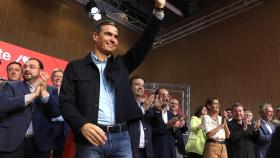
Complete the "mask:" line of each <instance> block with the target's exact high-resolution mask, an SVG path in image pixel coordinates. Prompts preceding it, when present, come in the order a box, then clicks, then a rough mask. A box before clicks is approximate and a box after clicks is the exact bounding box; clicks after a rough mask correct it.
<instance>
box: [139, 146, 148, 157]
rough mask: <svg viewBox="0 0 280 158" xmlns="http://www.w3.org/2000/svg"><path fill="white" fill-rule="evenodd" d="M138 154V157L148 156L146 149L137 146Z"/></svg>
mask: <svg viewBox="0 0 280 158" xmlns="http://www.w3.org/2000/svg"><path fill="white" fill-rule="evenodd" d="M139 156H140V158H148V157H147V154H146V149H140V148H139Z"/></svg>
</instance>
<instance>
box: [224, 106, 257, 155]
mask: <svg viewBox="0 0 280 158" xmlns="http://www.w3.org/2000/svg"><path fill="white" fill-rule="evenodd" d="M232 113H233V119H232V121H230V122H228V128H229V130H230V136H229V139H228V140H227V151H228V157H229V158H254V157H255V153H254V145H255V143H256V142H257V141H258V136H259V123H255V124H254V125H252V124H249V122H248V120H247V118H246V117H244V106H243V105H242V104H240V103H235V104H234V105H233V106H232Z"/></svg>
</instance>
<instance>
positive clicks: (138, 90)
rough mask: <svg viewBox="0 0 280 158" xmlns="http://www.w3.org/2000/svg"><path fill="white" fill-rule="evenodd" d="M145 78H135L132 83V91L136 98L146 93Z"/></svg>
mask: <svg viewBox="0 0 280 158" xmlns="http://www.w3.org/2000/svg"><path fill="white" fill-rule="evenodd" d="M144 90H145V89H144V80H143V79H141V78H138V79H134V80H133V81H132V84H131V91H132V93H133V95H134V97H135V98H141V97H142V96H143V95H144Z"/></svg>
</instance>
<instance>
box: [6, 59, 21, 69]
mask: <svg viewBox="0 0 280 158" xmlns="http://www.w3.org/2000/svg"><path fill="white" fill-rule="evenodd" d="M13 64H17V65H19V66H20V68H21V71H22V65H21V63H19V62H17V61H12V62H10V63H9V64H8V65H7V67H6V71H8V67H9V66H10V65H13Z"/></svg>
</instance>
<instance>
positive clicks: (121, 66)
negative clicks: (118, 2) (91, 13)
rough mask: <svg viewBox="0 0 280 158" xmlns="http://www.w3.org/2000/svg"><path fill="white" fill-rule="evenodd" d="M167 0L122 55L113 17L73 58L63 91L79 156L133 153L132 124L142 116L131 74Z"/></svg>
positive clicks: (161, 0) (160, 2)
mask: <svg viewBox="0 0 280 158" xmlns="http://www.w3.org/2000/svg"><path fill="white" fill-rule="evenodd" d="M164 5H165V0H155V9H154V12H153V14H154V16H153V17H152V19H151V21H150V22H149V24H148V26H147V27H146V29H145V31H144V33H143V34H142V36H141V37H140V39H139V40H138V41H137V42H136V43H135V44H134V46H133V47H132V48H130V49H129V50H128V52H127V53H126V54H125V55H123V56H115V57H113V54H114V51H115V50H116V48H117V45H118V29H117V27H116V25H115V24H114V22H112V21H108V20H107V21H103V22H100V23H99V24H97V27H96V29H95V31H94V33H93V41H94V50H93V51H92V52H91V53H90V54H89V55H87V56H86V57H85V58H84V59H81V60H75V61H72V62H70V63H69V64H68V65H67V67H66V69H65V73H64V78H63V81H62V87H61V91H60V106H61V111H62V115H63V118H64V119H65V120H66V122H67V123H68V124H69V126H70V127H71V128H72V129H73V132H74V135H75V142H76V143H77V148H76V157H77V158H99V157H100V158H101V157H125V158H129V157H132V154H131V145H130V141H129V139H130V138H129V134H128V131H127V124H128V123H130V122H133V121H136V120H139V119H140V118H141V117H142V115H143V114H142V111H141V109H140V108H136V107H138V105H137V103H136V101H135V99H134V97H133V94H132V92H131V89H130V86H129V74H130V73H131V72H132V71H133V70H134V69H136V68H137V66H138V65H139V64H140V63H141V62H142V61H143V60H144V58H145V56H146V54H147V53H148V51H149V50H150V49H151V47H152V44H153V41H154V39H155V37H156V35H157V32H158V31H159V28H160V26H161V23H162V19H163V16H164V13H163V7H164Z"/></svg>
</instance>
